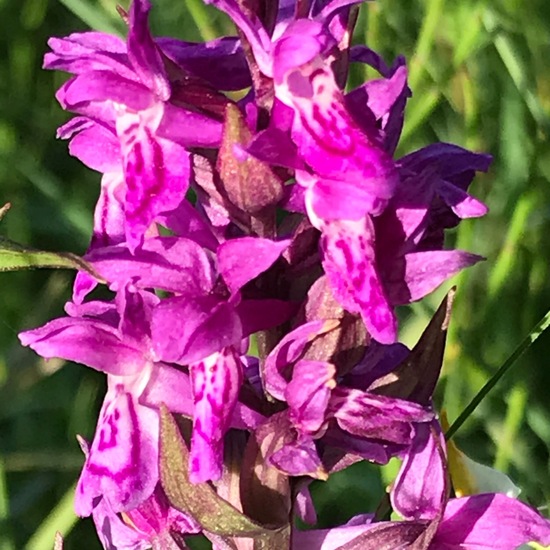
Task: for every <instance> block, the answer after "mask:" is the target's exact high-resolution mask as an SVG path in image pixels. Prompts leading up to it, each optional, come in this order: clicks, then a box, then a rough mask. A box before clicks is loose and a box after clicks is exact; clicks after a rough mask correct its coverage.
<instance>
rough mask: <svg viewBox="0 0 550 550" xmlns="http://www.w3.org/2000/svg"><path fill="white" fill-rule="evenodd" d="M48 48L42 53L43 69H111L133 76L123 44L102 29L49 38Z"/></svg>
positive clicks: (125, 75)
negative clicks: (48, 49) (44, 53)
mask: <svg viewBox="0 0 550 550" xmlns="http://www.w3.org/2000/svg"><path fill="white" fill-rule="evenodd" d="M48 46H49V47H50V48H51V50H52V51H51V52H48V53H46V55H45V56H44V65H43V67H44V69H57V70H60V71H65V72H67V73H72V74H82V73H88V72H91V71H102V70H111V71H114V72H116V73H118V74H120V75H122V76H123V77H125V78H130V79H131V78H135V75H134V72H133V71H132V69H131V68H130V66H129V63H128V58H127V56H126V44H125V43H124V41H123V40H122V39H121V38H119V37H118V36H113V35H110V34H106V33H102V32H82V33H73V34H70V35H69V36H66V37H64V38H56V37H53V38H50V39H49V40H48Z"/></svg>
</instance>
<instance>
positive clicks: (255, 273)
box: [20, 0, 550, 550]
mask: <svg viewBox="0 0 550 550" xmlns="http://www.w3.org/2000/svg"><path fill="white" fill-rule="evenodd" d="M358 2H359V0H331V1H330V2H327V1H326V0H320V1H312V2H308V1H307V0H306V1H305V2H304V1H302V0H297V2H281V3H280V5H279V6H278V7H277V6H276V3H275V4H273V3H271V2H256V3H252V2H251V3H250V5H248V4H247V3H246V2H240V3H239V2H236V1H235V0H211V3H212V4H214V5H215V6H216V7H217V8H218V9H220V10H222V11H224V12H225V13H226V14H227V15H229V17H231V18H232V19H233V21H234V22H235V24H236V26H237V29H238V33H239V38H233V37H224V38H220V39H217V40H214V41H211V42H206V43H204V44H196V43H190V42H182V41H179V40H176V39H172V38H153V37H152V36H151V33H150V31H149V27H148V13H149V10H150V5H149V3H148V1H147V0H134V1H133V3H132V5H131V8H130V10H129V13H128V14H125V19H126V21H127V24H128V34H127V39H126V41H124V40H122V39H119V38H117V37H114V36H110V35H107V34H103V33H98V32H86V33H77V34H72V35H70V36H68V37H66V38H52V39H51V40H50V42H49V45H50V48H51V51H50V52H49V53H47V54H46V57H45V67H46V68H47V69H59V70H63V71H66V72H68V73H71V74H72V75H73V76H72V77H71V78H70V79H69V80H68V81H67V82H66V83H65V84H64V85H63V86H62V87H61V89H60V90H59V92H58V94H57V99H58V101H59V102H60V104H61V105H62V107H63V108H64V109H66V110H67V111H70V112H72V113H75V114H76V116H75V117H74V118H72V119H71V120H70V121H69V122H68V123H66V124H65V125H64V126H62V127H61V128H60V129H59V132H58V135H59V137H61V138H63V139H68V140H70V141H69V149H70V152H71V154H72V155H74V156H76V157H77V158H79V159H80V160H81V161H82V162H83V163H84V164H86V165H87V166H88V167H90V168H92V169H94V170H97V171H99V172H100V173H101V174H102V179H101V187H100V192H99V199H98V202H97V206H96V210H95V216H94V230H93V236H92V238H91V243H90V246H89V249H88V251H87V253H86V255H85V260H86V261H87V263H88V264H89V265H90V266H91V270H90V271H87V272H85V271H82V272H80V273H79V274H78V275H77V278H76V281H75V284H74V289H73V297H72V300H71V302H69V303H68V304H67V305H66V313H67V316H66V317H63V318H60V319H55V320H53V321H51V322H49V323H48V324H46V325H45V326H43V327H41V328H37V329H34V330H29V331H27V332H24V333H22V334H21V335H20V338H21V341H22V343H23V344H24V345H27V346H30V347H31V348H32V349H34V350H35V351H36V352H37V353H38V354H40V355H41V356H43V357H45V358H51V357H61V358H64V359H67V360H71V361H75V362H78V363H82V364H84V365H87V366H89V367H91V368H94V369H96V370H99V371H101V372H104V373H105V374H106V375H107V382H108V390H107V394H106V396H105V401H104V403H103V407H102V409H101V412H100V416H99V421H98V425H97V430H96V433H95V436H94V438H93V440H92V441H91V442H88V441H86V440H84V439H83V438H80V439H79V441H80V444H81V447H82V450H83V452H84V455H85V464H84V468H83V471H82V474H81V476H80V480H79V483H78V486H77V491H76V499H75V502H76V512H77V514H78V515H80V516H90V515H91V516H93V519H94V521H95V524H96V527H97V532H98V535H99V538H100V539H101V541H102V543H103V545H104V547H105V548H109V549H114V548H120V549H142V548H149V547H150V546H153V547H155V548H184V547H185V543H184V542H183V541H184V536H185V535H192V534H196V533H203V534H204V535H206V536H207V537H208V538H209V539H210V540H211V541H212V542H213V545H214V547H215V548H219V549H223V548H239V549H245V548H252V547H253V546H251V544H252V542H251V541H252V539H258V540H261V541H263V542H262V543H261V544H263V546H261V547H262V548H281V549H282V548H303V549H307V550H315V549H323V550H329V549H336V548H340V549H342V550H344V549H349V550H351V549H359V548H360V549H367V550H368V549H381V548H388V549H397V548H403V549H404V548H410V549H413V548H414V549H433V550H436V549H438V550H450V549H458V548H471V549H474V548H475V549H478V548H487V549H489V548H494V549H498V550H503V549H513V548H516V546H517V545H520V544H523V543H526V542H529V541H538V542H541V543H543V544H548V543H550V524H549V523H548V521H547V520H545V519H543V518H542V517H541V516H539V515H538V513H537V512H536V511H534V510H532V509H531V508H529V507H528V506H526V505H524V504H522V503H521V502H520V501H518V500H515V499H513V498H511V497H509V496H506V495H503V494H490V493H486V494H478V495H470V496H464V497H461V498H451V496H450V495H451V494H452V482H453V480H452V476H451V478H450V477H449V468H448V464H447V462H448V461H447V451H446V444H445V440H444V437H443V435H442V429H441V426H440V424H439V422H438V419H437V415H436V413H435V412H434V409H433V405H432V394H433V391H434V388H435V385H436V382H437V379H438V376H439V370H440V366H441V356H442V353H443V346H444V335H445V330H446V323H447V317H448V309H449V304H448V301H449V300H447V301H446V302H445V304H444V305H443V306H442V308H441V309H440V311H439V312H438V314H436V316H435V317H434V320H433V321H432V323H431V324H430V326H429V327H428V328H427V329H426V332H425V334H424V336H423V337H422V339H421V340H420V341H419V343H418V345H417V346H416V347H415V348H414V349H413V350H409V349H407V348H406V347H405V346H404V345H403V344H401V343H398V342H397V333H398V320H397V316H396V306H399V305H403V304H409V303H411V302H413V301H416V300H419V299H421V298H422V297H424V296H425V295H427V294H428V293H430V292H431V291H433V290H434V289H435V288H436V287H438V286H439V285H440V284H441V283H442V282H444V281H446V280H447V279H448V278H450V277H451V276H453V275H455V274H456V273H458V272H459V271H460V270H462V269H464V268H465V267H468V266H471V265H473V264H475V263H476V262H478V261H479V260H480V259H481V258H480V257H479V256H476V255H474V254H471V253H469V252H465V251H461V250H448V249H444V232H445V229H448V228H452V227H455V226H456V225H457V224H458V223H459V221H460V220H461V219H464V218H470V217H476V216H482V215H483V214H485V212H486V207H485V206H484V205H483V204H482V203H481V202H480V201H478V200H477V199H475V198H474V197H472V196H471V195H469V194H468V186H469V184H470V183H471V181H472V179H473V177H474V174H475V172H476V171H485V170H486V169H487V168H488V165H489V162H490V158H489V157H488V156H487V155H483V154H477V153H472V152H469V151H466V150H464V149H462V148H460V147H458V146H455V145H450V144H446V143H439V144H435V145H431V146H428V147H425V148H424V149H421V150H419V151H416V152H414V153H411V154H409V155H406V156H404V157H401V158H395V150H396V146H397V143H398V140H399V135H400V132H401V128H402V125H403V118H404V110H405V104H406V101H407V98H408V97H409V96H410V90H409V88H408V86H407V69H406V66H405V62H404V60H403V59H402V58H399V59H397V60H396V61H395V63H394V64H393V65H392V66H387V65H386V64H385V62H384V61H383V60H382V59H381V58H380V57H379V56H378V55H377V54H376V53H375V52H373V51H372V50H370V49H369V48H367V47H366V46H361V45H360V46H351V35H352V31H353V24H354V21H355V16H356V9H357V6H356V5H355V4H356V3H358ZM350 63H359V64H367V65H369V66H371V67H373V68H374V69H376V70H377V71H378V73H379V74H380V77H379V78H377V79H375V80H370V81H368V82H366V83H364V84H363V85H361V86H359V87H357V88H355V89H353V90H351V91H346V87H345V85H346V80H347V74H348V69H349V65H350ZM92 272H93V273H95V274H96V275H97V276H96V277H94V276H92V275H91V273H92ZM100 283H101V284H106V285H107V287H108V289H109V292H111V293H112V299H111V300H108V301H105V300H98V299H97V298H94V297H93V294H92V292H94V289H95V287H96V286H97V285H98V284H100ZM104 295H105V293H104V294H103V296H104ZM166 411H170V413H172V415H173V417H174V418H177V419H178V423H177V424H175V423H172V424H170V422H169V420H170V418H171V417H170V416H168V417H167V416H166ZM167 418H168V425H169V426H171V427H172V428H174V427H175V426H176V427H177V430H176V432H177V436H178V437H179V439H178V442H179V443H178V444H179V447H178V446H177V445H176V447H174V446H173V445H172V446H171V447H170V445H169V441H168V440H169V438H168V437H167V435H166V433H167V431H166V422H167ZM176 439H177V438H176ZM187 447H189V451H188V453H187ZM174 448H177V449H179V451H178V452H179V453H180V454H181V457H180V458H182V459H183V458H185V461H184V464H185V470H186V471H185V472H184V474H185V475H183V476H182V478H181V480H180V482H181V483H183V484H184V486H185V491H184V490H183V489H181V487H180V489H181V490H179V493H182V492H185V495H183V496H182V498H181V499H178V497H177V495H178V487H175V486H174V484H173V483H170V479H169V478H170V472H173V471H175V470H176V469H177V468H176V466H175V462H174V460H176V462H177V460H178V456H179V455H178V453H175V456H176V459H174V456H173V455H174V452H173V450H174ZM184 455H185V456H184ZM392 457H399V458H400V459H401V460H402V466H401V470H400V473H399V475H398V477H397V479H396V481H395V483H394V484H393V486H392V488H391V492H390V501H389V502H388V504H387V511H386V512H388V511H389V510H390V508H392V509H393V510H394V512H396V513H397V514H398V515H399V516H400V518H401V519H400V520H399V521H390V520H389V514H388V513H377V514H376V515H374V514H373V515H368V516H358V517H354V518H352V519H351V520H350V521H349V522H348V523H346V524H345V525H342V526H337V527H334V528H332V529H328V530H321V529H311V530H306V531H303V530H298V529H297V528H296V527H295V526H294V516H299V517H300V518H301V519H302V520H303V521H305V522H308V523H311V524H314V523H315V522H316V515H315V509H314V507H313V503H312V500H311V498H310V495H309V489H308V487H309V484H310V482H311V481H312V480H314V479H320V480H324V479H327V478H328V476H330V475H331V473H333V472H335V471H339V470H341V469H343V468H345V467H347V466H349V465H350V464H353V463H355V462H357V461H359V460H368V461H371V462H374V463H377V464H386V463H387V462H388V461H389V460H390V459H391V458H392ZM171 460H172V462H170V461H171ZM167 472H168V473H167ZM455 489H456V488H455ZM195 493H196V494H195ZM174 495H175V496H174ZM201 499H202V500H201ZM206 501H208V502H209V503H210V504H211V506H213V507H214V508H212V507H211V508H209V512H208V513H210V514H211V515H212V514H214V509H216V510H226V512H227V510H228V508H227V507H228V506H230V510H231V513H229V512H227V514H228V515H227V514H226V516H223V517H225V518H226V520H223V517H222V518H218V519H220V521H219V524H218V525H216V523H215V522H214V523H213V522H212V518H210V519H209V517H208V515H205V514H204V513H203V512H201V510H202V508H201V506H202V505H204V502H206ZM201 503H202V504H201ZM212 503H214V504H212ZM381 508H384V507H383V506H382V507H381ZM379 512H380V511H379ZM227 517H231V518H233V520H234V521H233V520H232V521H233V523H231V521H230V520H228V519H227ZM235 517H237V518H238V521H237V520H235ZM251 525H252V526H254V528H252V527H251ZM239 526H240V527H239ZM254 529H256V531H255V530H254ZM259 547H260V546H258V548H259ZM254 548H256V546H254Z"/></svg>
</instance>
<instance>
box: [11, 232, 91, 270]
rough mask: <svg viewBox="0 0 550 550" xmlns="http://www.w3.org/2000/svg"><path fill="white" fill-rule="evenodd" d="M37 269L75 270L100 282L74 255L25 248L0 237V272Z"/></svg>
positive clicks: (84, 263) (89, 266) (81, 260)
mask: <svg viewBox="0 0 550 550" xmlns="http://www.w3.org/2000/svg"><path fill="white" fill-rule="evenodd" d="M38 268H50V269H52V268H53V269H77V270H81V271H86V272H87V273H89V274H90V275H92V276H93V277H95V278H96V279H99V280H101V277H99V275H98V274H97V273H96V272H95V270H94V269H93V267H92V266H91V265H90V264H88V263H87V262H86V261H85V260H83V259H82V258H80V257H79V256H77V255H76V254H72V253H70V252H47V251H44V250H35V249H33V248H26V247H24V246H22V245H20V244H17V243H15V242H12V241H10V240H8V239H5V238H3V237H0V271H18V270H21V269H38Z"/></svg>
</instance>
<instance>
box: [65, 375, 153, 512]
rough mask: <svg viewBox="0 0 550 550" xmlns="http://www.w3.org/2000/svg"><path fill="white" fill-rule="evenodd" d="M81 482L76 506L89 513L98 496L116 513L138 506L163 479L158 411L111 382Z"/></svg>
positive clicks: (78, 509)
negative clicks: (160, 474)
mask: <svg viewBox="0 0 550 550" xmlns="http://www.w3.org/2000/svg"><path fill="white" fill-rule="evenodd" d="M112 383H113V386H114V387H111V388H110V390H109V391H108V392H107V395H106V396H105V401H104V403H103V407H102V409H101V413H100V417H99V421H98V426H97V431H96V435H95V437H94V441H93V443H92V445H91V447H90V449H89V454H88V457H87V458H86V463H85V465H84V470H83V471H82V474H81V476H80V479H79V481H78V485H77V488H76V496H75V509H76V513H77V514H78V515H79V516H89V515H90V514H91V513H92V512H93V509H94V503H95V501H96V499H97V497H99V496H103V497H104V498H106V499H108V501H109V504H110V506H111V507H112V509H113V511H114V512H122V511H126V510H131V509H132V508H135V507H136V506H139V504H141V503H142V502H143V501H144V500H145V499H147V498H148V497H149V496H150V495H151V494H152V493H153V491H154V489H155V486H156V484H157V482H158V425H159V421H158V414H157V413H156V412H155V411H153V410H152V409H148V408H146V407H143V406H141V405H139V404H138V403H136V401H135V400H134V398H133V396H132V395H131V394H130V393H127V392H126V391H125V390H124V387H123V386H122V385H119V384H117V383H116V382H114V381H112Z"/></svg>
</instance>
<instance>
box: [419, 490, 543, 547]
mask: <svg viewBox="0 0 550 550" xmlns="http://www.w3.org/2000/svg"><path fill="white" fill-rule="evenodd" d="M528 542H538V543H539V544H542V545H543V546H546V545H548V544H550V522H549V521H548V520H547V519H546V518H543V517H542V516H541V515H540V514H539V513H538V512H536V511H535V510H533V509H532V508H530V507H529V506H527V505H526V504H524V503H523V502H521V501H519V500H516V499H513V498H510V497H507V496H505V495H502V494H498V493H497V494H484V495H474V496H471V497H464V498H456V499H451V500H450V501H449V502H448V503H447V508H446V509H445V514H444V516H443V521H442V522H441V524H440V525H439V528H438V530H437V533H436V535H435V538H434V539H433V541H432V545H433V548H434V549H435V548H437V549H438V550H463V549H464V550H516V548H517V547H518V546H520V545H521V544H526V543H528ZM430 548H431V547H430Z"/></svg>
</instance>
